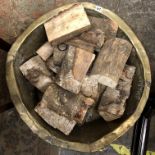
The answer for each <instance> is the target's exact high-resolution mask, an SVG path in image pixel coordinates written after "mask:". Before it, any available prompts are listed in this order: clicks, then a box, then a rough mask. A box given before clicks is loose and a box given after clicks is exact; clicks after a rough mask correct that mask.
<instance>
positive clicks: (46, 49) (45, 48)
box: [36, 42, 53, 61]
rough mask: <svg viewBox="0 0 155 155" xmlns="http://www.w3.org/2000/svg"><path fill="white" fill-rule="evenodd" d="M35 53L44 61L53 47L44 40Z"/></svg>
mask: <svg viewBox="0 0 155 155" xmlns="http://www.w3.org/2000/svg"><path fill="white" fill-rule="evenodd" d="M36 53H37V54H38V55H39V56H40V57H41V58H42V59H43V60H44V61H46V60H47V59H48V58H49V57H50V56H51V55H52V53H53V47H52V46H51V44H50V43H49V42H46V43H45V44H43V45H42V46H41V47H40V48H39V49H38V50H37V51H36Z"/></svg>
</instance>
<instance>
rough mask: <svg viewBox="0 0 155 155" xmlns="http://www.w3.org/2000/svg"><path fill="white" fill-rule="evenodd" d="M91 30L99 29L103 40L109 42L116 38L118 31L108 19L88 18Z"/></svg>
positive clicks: (114, 24)
mask: <svg viewBox="0 0 155 155" xmlns="http://www.w3.org/2000/svg"><path fill="white" fill-rule="evenodd" d="M89 19H90V22H91V24H92V28H98V29H101V30H102V32H104V35H105V40H109V39H112V38H115V37H116V34H117V31H118V24H117V23H116V22H114V21H112V20H110V19H109V18H98V17H93V16H89Z"/></svg>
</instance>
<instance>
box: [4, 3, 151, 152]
mask: <svg viewBox="0 0 155 155" xmlns="http://www.w3.org/2000/svg"><path fill="white" fill-rule="evenodd" d="M81 4H83V6H84V7H85V9H89V10H92V11H96V12H98V13H100V14H102V15H105V16H107V17H108V18H110V19H112V20H113V21H115V22H116V23H118V25H119V28H120V29H121V30H122V31H124V32H125V34H126V35H127V36H128V38H129V39H130V41H131V42H132V44H133V45H134V47H135V49H136V52H137V54H138V57H139V59H140V60H141V63H142V65H143V69H144V81H145V82H144V90H143V94H142V97H141V99H140V101H139V103H138V106H137V108H136V110H135V112H134V113H133V115H131V116H130V117H129V118H128V119H127V120H126V121H124V122H123V123H122V124H121V125H120V126H119V127H118V128H116V129H115V130H113V131H112V132H111V133H109V134H107V135H105V136H103V137H102V138H100V139H99V140H97V141H95V142H93V143H91V144H84V143H78V142H71V141H65V140H62V139H60V138H57V137H55V136H53V135H52V134H51V133H50V132H49V131H47V129H45V128H44V127H42V126H41V125H40V124H39V123H38V121H37V120H36V119H35V118H34V117H33V116H32V115H31V113H30V112H29V111H28V110H27V109H26V107H25V105H24V103H23V102H22V98H21V94H20V92H19V89H18V86H17V83H16V77H15V73H14V67H13V64H14V60H15V58H16V54H17V51H18V49H19V48H20V46H21V45H22V43H23V42H24V40H25V39H26V38H27V37H28V36H29V35H30V33H31V32H32V31H33V30H35V29H36V28H37V27H38V26H40V25H42V24H43V23H45V22H46V21H48V20H49V19H50V18H51V17H53V16H55V15H57V14H58V12H60V11H63V10H64V9H67V8H69V7H70V6H71V5H72V4H69V5H65V6H62V7H60V8H57V9H55V10H52V11H50V12H48V13H46V14H45V15H43V16H42V17H40V18H39V19H38V20H36V21H34V22H33V23H32V24H31V25H30V26H29V27H28V29H26V30H25V31H24V33H23V34H22V35H21V36H20V37H19V38H18V39H17V40H16V42H15V43H14V44H13V46H12V48H11V49H10V51H9V54H8V57H7V63H6V68H7V72H6V79H7V84H8V87H9V91H10V94H11V99H12V101H13V103H14V105H15V107H16V109H17V111H18V112H19V114H20V116H21V118H22V119H23V121H24V122H25V123H26V124H27V125H28V126H29V127H30V128H31V130H32V131H33V132H34V133H35V134H38V136H39V137H41V138H42V139H44V140H45V141H47V142H49V143H50V144H53V145H56V146H59V147H63V148H67V149H72V150H76V151H82V152H95V151H100V150H103V149H104V148H105V146H107V145H108V144H110V143H111V142H112V141H114V140H116V139H117V138H119V137H120V136H121V135H123V134H124V133H125V132H126V131H127V130H128V129H129V128H130V127H132V126H133V125H134V123H135V122H136V121H137V119H138V118H139V117H140V115H141V113H142V111H143V109H144V106H145V104H146V101H147V99H148V96H149V91H150V84H151V71H150V65H149V61H148V57H147V55H146V51H145V49H144V48H143V46H142V44H141V42H140V41H139V39H138V38H137V36H136V35H135V34H134V32H133V31H132V30H131V28H130V27H129V26H128V25H127V24H126V23H125V22H124V21H123V20H122V19H121V18H120V17H119V16H117V15H116V14H115V13H113V12H112V11H110V10H108V9H105V8H102V7H100V6H97V5H95V4H92V3H87V2H83V3H81Z"/></svg>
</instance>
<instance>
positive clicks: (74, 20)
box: [44, 4, 91, 45]
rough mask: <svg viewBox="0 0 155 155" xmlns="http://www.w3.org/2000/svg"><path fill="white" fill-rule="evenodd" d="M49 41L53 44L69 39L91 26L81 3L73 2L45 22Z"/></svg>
mask: <svg viewBox="0 0 155 155" xmlns="http://www.w3.org/2000/svg"><path fill="white" fill-rule="evenodd" d="M44 26H45V30H46V34H47V37H48V41H49V42H51V43H52V44H53V45H55V44H58V43H62V42H64V41H66V40H69V39H71V38H73V37H75V36H77V35H78V34H80V33H82V32H84V31H86V30H88V29H89V28H90V27H91V24H90V21H89V18H88V17H87V14H86V12H85V10H84V7H83V6H82V5H81V4H73V5H72V6H71V7H70V8H68V9H66V10H64V11H62V12H60V13H59V14H58V15H56V16H54V17H53V18H52V19H51V20H49V21H48V22H47V23H45V24H44Z"/></svg>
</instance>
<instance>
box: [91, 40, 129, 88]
mask: <svg viewBox="0 0 155 155" xmlns="http://www.w3.org/2000/svg"><path fill="white" fill-rule="evenodd" d="M131 49H132V45H131V44H130V43H129V42H128V41H126V40H124V39H119V38H116V39H110V40H108V41H106V43H105V44H104V46H103V48H102V49H101V51H100V53H99V54H98V57H97V59H96V61H95V63H94V66H93V68H92V71H91V73H92V75H93V76H94V78H95V77H96V80H98V82H99V83H101V84H103V85H105V86H108V87H111V88H116V86H117V84H118V80H119V78H120V76H121V74H122V71H123V68H124V66H125V63H126V61H127V59H128V57H129V55H130V53H131Z"/></svg>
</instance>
